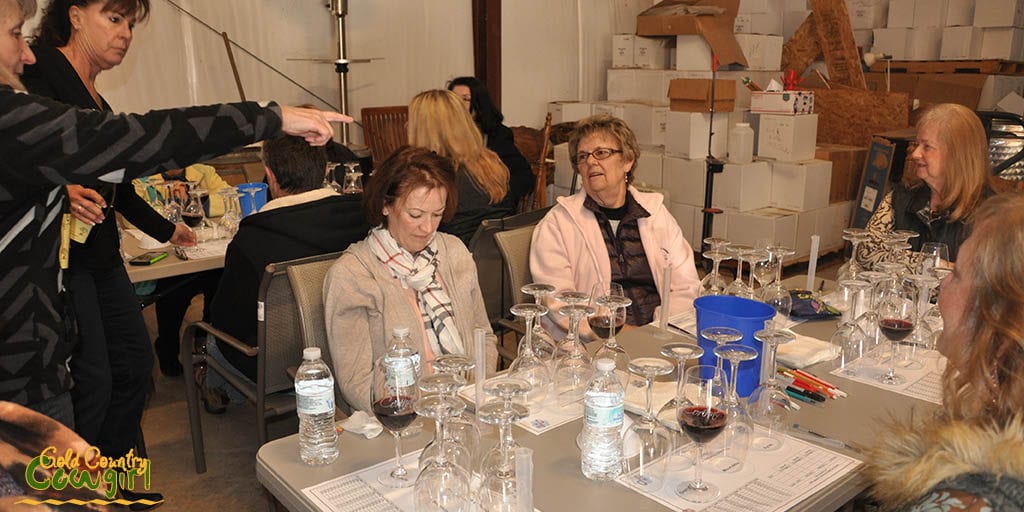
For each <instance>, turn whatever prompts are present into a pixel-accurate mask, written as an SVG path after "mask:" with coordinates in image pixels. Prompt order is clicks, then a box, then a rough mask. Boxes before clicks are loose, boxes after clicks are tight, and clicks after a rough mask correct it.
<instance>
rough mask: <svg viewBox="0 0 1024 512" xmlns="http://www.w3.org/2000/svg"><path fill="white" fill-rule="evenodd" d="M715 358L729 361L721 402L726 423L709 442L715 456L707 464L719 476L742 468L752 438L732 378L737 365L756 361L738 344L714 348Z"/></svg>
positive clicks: (754, 355) (750, 424)
mask: <svg viewBox="0 0 1024 512" xmlns="http://www.w3.org/2000/svg"><path fill="white" fill-rule="evenodd" d="M715 355H716V356H718V360H719V361H721V360H722V359H725V360H727V361H729V374H728V378H729V389H728V390H727V394H726V396H725V402H724V407H725V408H726V409H728V411H727V412H728V414H729V424H728V425H726V427H725V431H724V432H722V434H721V435H720V436H719V437H718V438H717V439H715V440H714V441H713V442H712V445H711V453H714V454H715V456H713V457H712V458H711V460H709V461H708V462H710V463H711V465H712V466H713V467H715V468H716V469H718V470H719V471H721V472H723V473H735V472H737V471H740V470H741V469H743V462H744V461H746V459H747V450H749V449H750V438H751V437H752V436H753V435H754V420H753V418H751V417H750V415H749V414H747V409H746V407H743V403H742V402H740V397H739V395H738V394H737V392H736V377H737V375H739V367H740V363H742V362H743V361H752V360H754V359H757V350H754V348H753V347H748V346H746V345H740V344H739V343H727V344H725V345H719V346H717V347H715Z"/></svg>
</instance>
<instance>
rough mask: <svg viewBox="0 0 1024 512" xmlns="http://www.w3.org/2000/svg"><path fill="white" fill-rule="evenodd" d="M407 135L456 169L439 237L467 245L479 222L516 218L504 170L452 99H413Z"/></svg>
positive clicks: (434, 94) (435, 94)
mask: <svg viewBox="0 0 1024 512" xmlns="http://www.w3.org/2000/svg"><path fill="white" fill-rule="evenodd" d="M407 130H408V133H409V144H412V145H413V146H419V147H424V148H427V149H430V150H432V151H434V152H435V153H437V154H439V155H441V156H443V157H446V158H449V159H451V161H452V163H453V164H454V166H455V169H456V171H455V174H456V182H457V184H458V190H459V204H458V208H457V210H456V212H455V217H454V218H452V220H451V221H449V222H446V223H445V224H443V225H441V231H443V232H446V233H450V234H452V235H455V236H457V237H458V238H459V239H460V240H462V243H464V244H467V245H468V244H469V239H470V238H472V236H473V233H475V232H476V228H477V226H479V225H480V222H481V221H483V220H486V219H497V218H501V217H505V216H508V215H511V214H512V213H514V212H515V201H514V200H513V198H511V197H509V194H508V180H509V174H508V168H506V167H505V164H503V163H501V159H500V158H498V155H497V154H496V153H495V152H493V151H491V150H489V149H487V147H486V146H484V140H483V136H482V135H480V130H479V129H478V128H477V127H476V123H474V122H473V118H472V117H471V116H470V115H469V112H467V111H466V109H465V107H463V106H462V101H461V100H460V99H459V97H458V96H456V95H455V93H453V92H451V91H442V90H431V91H424V92H421V93H419V94H417V95H416V97H414V98H413V99H412V102H411V103H409V124H408V128H407Z"/></svg>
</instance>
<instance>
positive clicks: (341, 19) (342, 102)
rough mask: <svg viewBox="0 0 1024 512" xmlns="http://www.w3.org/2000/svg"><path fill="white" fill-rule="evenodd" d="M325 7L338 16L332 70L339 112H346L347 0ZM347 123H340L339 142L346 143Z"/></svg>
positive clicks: (334, 2)
mask: <svg viewBox="0 0 1024 512" xmlns="http://www.w3.org/2000/svg"><path fill="white" fill-rule="evenodd" d="M327 8H328V9H330V10H331V14H333V15H334V16H335V17H336V18H338V60H336V61H334V72H335V73H337V74H338V99H339V102H338V106H339V108H340V111H341V112H348V65H349V62H348V59H347V58H346V56H345V16H348V0H330V3H329V4H327ZM348 128H349V127H348V123H341V143H342V144H343V145H346V146H347V145H348V143H349V132H348Z"/></svg>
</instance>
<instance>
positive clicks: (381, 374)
mask: <svg viewBox="0 0 1024 512" xmlns="http://www.w3.org/2000/svg"><path fill="white" fill-rule="evenodd" d="M418 396H419V390H418V389H417V387H416V379H415V370H414V368H413V364H412V359H411V358H409V357H389V356H388V355H384V356H382V357H380V358H379V359H377V361H375V362H374V364H373V382H372V384H371V386H370V403H371V404H372V409H373V415H374V416H376V417H377V420H378V421H380V423H381V425H383V426H384V428H385V429H387V431H388V432H390V433H391V435H392V436H393V437H394V438H395V467H394V469H392V470H391V472H390V473H385V474H382V475H381V476H380V477H379V478H378V479H377V481H378V482H380V484H381V485H383V486H385V487H409V486H411V485H413V483H414V482H415V475H412V474H410V473H409V470H407V469H406V468H405V466H404V465H403V464H402V437H401V432H402V430H403V429H405V428H406V427H408V426H409V425H410V424H411V423H412V422H413V420H415V419H416V410H415V408H414V407H413V405H414V404H415V403H416V399H417V397H418Z"/></svg>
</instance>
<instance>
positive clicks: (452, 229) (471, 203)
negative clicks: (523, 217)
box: [439, 169, 516, 247]
mask: <svg viewBox="0 0 1024 512" xmlns="http://www.w3.org/2000/svg"><path fill="white" fill-rule="evenodd" d="M455 183H456V185H457V186H458V187H459V205H458V210H456V211H455V217H453V218H452V220H451V222H447V223H444V224H442V225H441V226H440V228H439V230H440V231H442V232H444V233H448V234H450V235H455V236H457V237H459V240H462V243H463V244H465V245H466V247H469V240H470V239H472V238H473V233H476V228H478V227H479V226H480V223H481V222H482V221H484V220H486V219H500V218H502V217H508V216H509V215H512V214H513V213H515V211H516V201H515V199H513V198H512V194H511V193H508V194H506V195H505V198H504V199H502V200H501V201H498V202H497V203H495V204H490V203H489V201H490V200H491V198H490V196H488V195H487V193H486V192H484V190H483V189H482V188H480V186H479V185H477V184H476V182H475V181H473V178H472V177H470V175H469V173H468V172H466V170H465V169H459V170H458V172H457V173H456V175H455Z"/></svg>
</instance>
